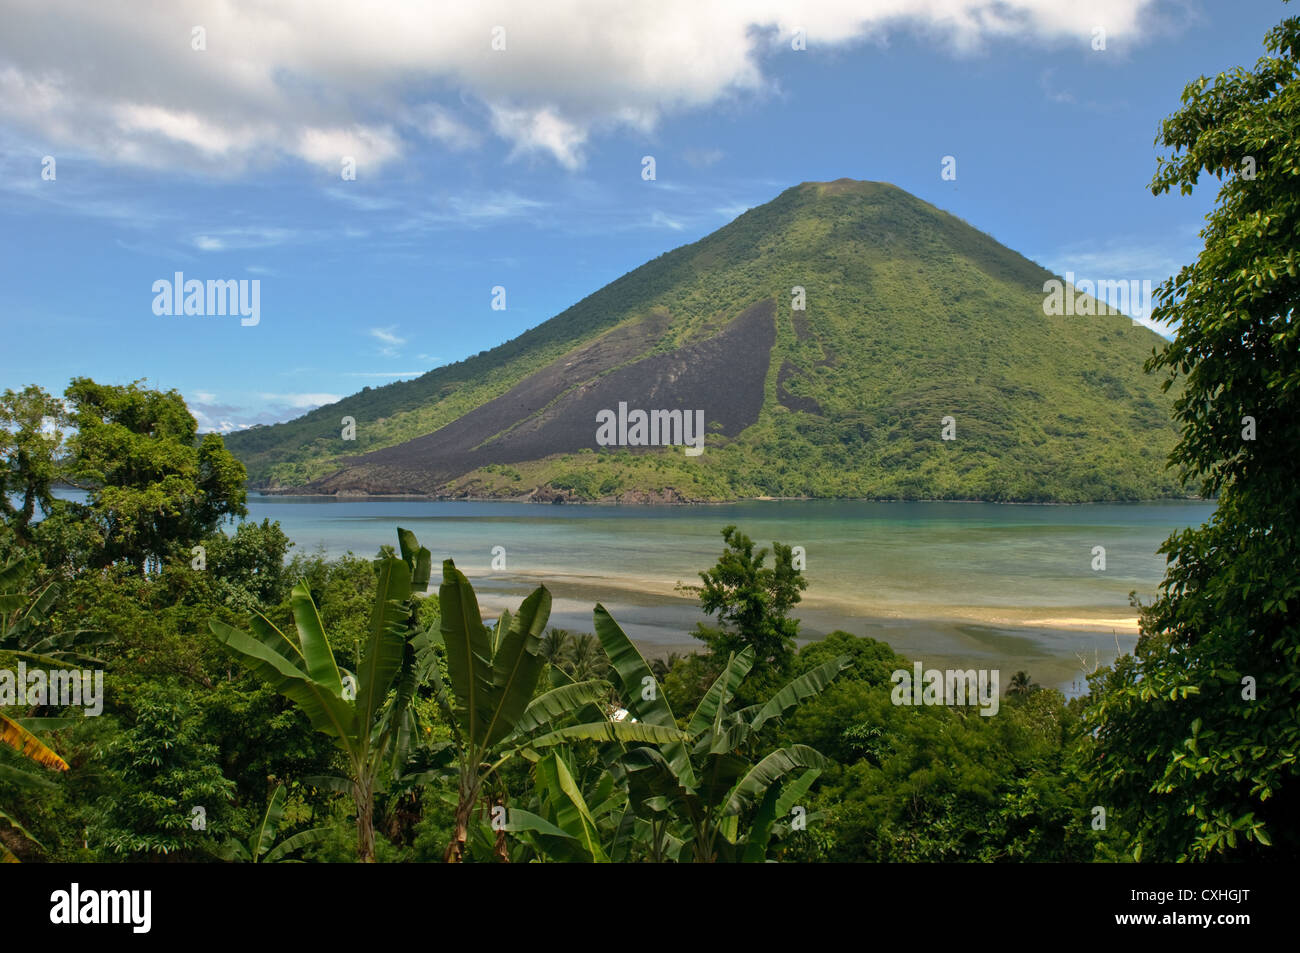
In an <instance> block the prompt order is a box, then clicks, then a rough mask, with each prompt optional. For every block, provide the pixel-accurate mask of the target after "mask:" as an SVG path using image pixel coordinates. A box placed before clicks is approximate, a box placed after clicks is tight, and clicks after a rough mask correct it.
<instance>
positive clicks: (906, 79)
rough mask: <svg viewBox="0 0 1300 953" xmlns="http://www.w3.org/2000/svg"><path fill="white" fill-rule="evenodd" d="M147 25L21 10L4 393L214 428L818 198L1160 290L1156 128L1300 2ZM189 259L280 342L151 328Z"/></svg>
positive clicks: (295, 15)
mask: <svg viewBox="0 0 1300 953" xmlns="http://www.w3.org/2000/svg"><path fill="white" fill-rule="evenodd" d="M103 6H105V7H108V6H109V5H103ZM127 6H130V7H131V9H132V10H133V11H134V15H133V16H131V17H127V16H126V15H125V14H124V13H123V12H122V10H120V9H116V8H114V9H98V8H97V6H96V7H94V8H91V9H90V10H89V11H88V10H87V9H86V7H87V5H85V4H76V3H74V2H73V0H50V2H47V3H43V4H40V5H31V4H22V5H19V4H16V3H11V2H9V0H0V22H3V23H4V28H3V29H0V220H2V221H3V229H2V230H0V307H2V310H0V314H2V315H3V317H2V318H0V320H3V322H4V337H3V339H4V342H5V343H4V347H3V349H2V350H0V387H15V388H16V387H21V386H23V385H25V384H29V383H37V384H40V385H42V386H44V387H45V388H47V389H48V390H50V391H53V392H62V390H63V388H64V387H66V386H67V383H68V380H69V379H70V378H71V377H73V376H78V375H85V376H91V377H93V378H95V379H96V380H99V381H105V382H115V383H126V382H129V381H131V380H135V379H137V378H147V379H148V381H149V382H150V384H151V385H153V386H157V387H163V388H176V389H177V390H179V391H180V392H181V393H183V394H184V395H185V397H186V399H187V402H188V403H189V405H190V408H191V410H192V411H194V413H195V415H196V417H197V418H198V419H199V421H200V424H201V426H202V427H203V429H219V430H229V429H233V428H238V427H243V426H247V425H249V424H252V423H259V422H270V421H273V420H283V419H288V418H290V417H293V416H297V415H299V414H301V413H303V412H305V411H306V410H308V409H310V408H312V407H314V406H318V405H319V404H321V403H326V402H330V401H332V400H334V399H337V398H338V397H340V396H344V395H346V394H349V393H352V392H354V391H357V390H360V389H361V388H362V387H363V386H366V385H370V386H375V385H379V384H383V383H386V382H388V381H392V380H396V379H401V378H407V377H412V376H417V375H418V374H421V373H424V372H425V371H427V370H429V369H431V368H433V367H436V366H438V365H440V364H443V363H447V362H450V361H454V360H457V359H460V358H462V357H465V356H467V355H471V354H474V353H476V352H478V351H480V350H484V349H487V348H490V347H492V346H494V345H496V344H499V343H501V342H503V341H505V340H508V339H509V338H511V337H513V336H515V335H516V334H518V333H520V332H521V331H524V330H526V329H527V328H529V327H532V326H534V325H536V324H538V323H540V322H542V321H544V320H546V319H547V318H549V317H552V316H553V315H555V314H557V313H558V312H560V311H562V310H563V309H564V308H566V307H568V306H569V305H571V304H572V303H574V302H575V301H577V300H579V299H580V298H582V297H584V296H586V295H587V294H589V293H591V292H592V291H594V290H596V289H597V288H599V287H600V286H602V285H604V284H606V283H607V282H609V281H611V280H613V279H614V278H617V277H618V276H619V275H622V274H624V273H625V272H627V271H629V270H631V269H633V268H635V267H637V266H638V265H640V264H642V263H643V262H645V261H646V260H648V259H651V258H654V257H656V256H658V255H660V254H662V253H663V252H665V251H668V250H669V249H672V248H675V247H677V246H679V245H682V244H685V243H688V242H692V241H695V240H697V239H699V238H700V237H702V236H704V235H706V234H708V233H709V232H711V231H713V230H715V229H717V228H719V227H721V226H722V225H724V224H726V223H727V222H728V221H730V220H731V219H732V218H734V217H735V216H736V215H738V214H739V213H740V212H742V211H744V210H745V209H746V208H750V207H752V206H754V205H758V204H762V203H763V202H766V201H769V200H770V199H772V198H774V197H775V196H776V195H777V194H778V193H780V192H781V191H782V190H783V189H785V188H788V187H789V186H791V185H794V184H797V183H799V182H803V181H810V180H829V179H836V178H840V177H850V178H858V179H872V180H883V181H888V182H892V183H894V184H896V185H898V186H900V187H901V188H904V189H906V190H908V191H910V192H912V193H914V194H916V195H918V196H920V197H921V198H923V199H925V200H927V201H929V202H932V203H934V204H935V205H937V206H939V207H940V208H943V209H946V210H948V211H951V212H953V213H954V214H956V215H958V216H960V217H961V218H963V219H965V220H966V221H968V222H970V223H971V224H973V225H975V226H976V227H978V228H980V229H981V230H983V231H986V232H988V233H990V234H991V235H993V236H994V237H995V238H996V239H998V240H999V241H1001V242H1002V243H1004V244H1006V245H1008V246H1010V247H1011V248H1013V249H1015V250H1017V251H1019V252H1021V253H1023V254H1025V255H1027V256H1028V257H1030V258H1032V259H1034V260H1036V261H1038V262H1040V263H1042V264H1044V265H1045V266H1047V267H1049V268H1051V269H1052V270H1053V271H1055V272H1057V273H1064V272H1066V271H1073V272H1075V274H1076V275H1078V276H1080V277H1088V276H1095V277H1099V278H1123V279H1150V280H1151V281H1152V282H1153V284H1155V283H1158V282H1159V281H1160V280H1162V279H1163V278H1165V277H1166V276H1167V275H1169V274H1170V273H1171V272H1172V271H1173V270H1174V269H1176V268H1177V267H1178V266H1179V265H1180V264H1181V263H1184V262H1186V261H1188V260H1190V259H1191V258H1192V257H1194V256H1195V254H1196V252H1197V250H1198V249H1199V247H1200V245H1199V242H1198V239H1197V232H1198V231H1199V229H1200V227H1201V225H1202V220H1203V217H1204V215H1205V214H1206V213H1207V212H1208V211H1209V209H1210V207H1211V205H1212V203H1213V199H1214V188H1213V186H1214V183H1213V182H1212V181H1210V182H1207V183H1206V187H1204V188H1203V189H1202V190H1201V191H1199V192H1198V193H1197V194H1196V195H1193V196H1191V197H1181V196H1171V195H1166V196H1162V197H1159V198H1156V197H1153V196H1152V195H1151V194H1150V192H1149V190H1148V189H1147V184H1148V183H1149V181H1150V179H1151V176H1152V174H1153V172H1154V169H1155V157H1156V155H1157V151H1156V149H1155V146H1154V145H1153V140H1154V138H1155V135H1156V131H1157V128H1158V124H1159V122H1160V120H1161V119H1162V118H1163V117H1165V116H1167V115H1168V114H1169V113H1170V112H1172V111H1173V110H1174V109H1176V108H1177V106H1178V102H1179V95H1180V93H1181V91H1182V88H1183V86H1184V85H1185V84H1186V83H1187V82H1189V81H1190V80H1192V79H1193V78H1195V77H1196V76H1199V75H1202V74H1207V75H1211V76H1212V75H1214V74H1216V73H1218V72H1219V71H1222V70H1225V69H1230V68H1232V67H1235V66H1247V67H1249V66H1250V65H1252V64H1253V63H1254V62H1255V61H1256V59H1258V58H1259V56H1261V55H1262V54H1263V47H1262V40H1263V37H1264V34H1265V33H1266V32H1267V30H1268V29H1269V28H1270V27H1272V26H1273V25H1275V24H1276V23H1277V22H1278V21H1279V20H1281V19H1282V18H1283V17H1284V16H1286V15H1288V14H1291V13H1294V12H1295V11H1294V10H1292V9H1289V8H1288V7H1287V6H1285V5H1283V4H1281V3H1278V2H1274V0H1238V2H1233V3H1230V4H1229V3H1218V2H1208V0H1204V2H1196V0H1188V2H1184V3H1171V2H1150V3H1141V2H1138V0H1132V2H1128V0H1124V2H1121V0H1098V2H1093V3H1089V2H1082V0H1072V2H1061V0H1007V2H1005V3H990V2H986V0H911V2H904V0H852V2H850V0H842V2H841V0H825V2H819V0H807V2H804V3H800V4H789V3H782V2H778V0H754V2H750V3H713V2H707V0H695V2H678V0H663V2H660V3H656V4H653V5H630V4H608V3H605V4H601V3H593V2H590V0H556V2H554V3H549V4H542V5H538V4H535V3H531V2H530V3H528V4H520V3H502V2H496V3H484V4H481V5H464V4H456V5H443V4H439V3H432V2H426V3H409V2H407V3H398V2H391V3H376V4H369V5H351V4H327V5H313V4H308V3H301V2H288V0H286V2H284V3H282V4H261V3H245V2H231V3H226V4H212V3H202V2H191V0H177V2H174V3H168V4H158V5H154V6H148V5H145V4H140V5H127ZM466 6H472V7H473V9H469V10H467V9H465V7H466ZM336 7H337V8H338V9H335V8H336ZM352 7H365V9H364V10H362V11H356V10H352V9H350V8H352ZM543 7H544V8H545V10H544V11H543V10H542V8H543ZM145 8H149V9H152V10H153V11H154V12H153V13H152V14H151V15H149V16H148V17H144V16H141V15H140V13H139V11H140V10H141V9H145ZM270 8H275V10H274V12H273V13H269V12H268V9H270ZM900 11H908V12H907V13H905V14H900ZM915 11H921V12H919V13H918V12H915ZM498 26H499V27H503V28H504V34H496V35H498V36H500V35H503V36H504V42H505V48H504V49H499V50H494V49H492V46H491V44H492V40H493V36H494V33H493V30H494V28H495V27H498ZM196 27H202V33H201V34H199V33H196V32H195V29H196ZM1097 28H1101V29H1103V30H1105V49H1104V50H1095V49H1093V46H1094V36H1095V30H1096V29H1097ZM800 30H802V31H803V32H804V35H805V37H806V47H807V48H806V49H804V50H794V49H792V48H791V38H792V37H793V36H794V35H795V33H796V31H800ZM196 45H198V46H202V47H204V48H202V49H195V46H196ZM645 155H653V156H654V157H655V160H656V174H657V178H656V179H655V181H652V182H650V181H645V180H643V179H642V177H641V169H642V164H641V159H642V156H645ZM945 155H951V156H954V157H955V158H956V160H957V178H956V180H955V181H943V180H942V179H941V178H940V163H941V159H942V157H943V156H945ZM45 156H52V157H53V158H54V160H55V177H54V179H53V180H52V181H50V180H47V179H44V178H42V168H43V165H42V160H43V158H44V157H45ZM343 156H351V157H352V158H353V159H355V161H356V178H355V180H354V181H345V180H344V179H343V178H342V177H341V174H340V172H341V168H342V157H343ZM177 271H180V272H183V273H184V274H185V276H186V278H198V279H249V280H252V279H257V280H259V281H260V282H261V285H260V290H261V299H260V312H261V315H260V318H261V319H260V322H259V323H258V324H257V325H256V326H255V327H243V326H241V323H240V321H239V319H238V318H237V317H234V318H232V317H218V316H205V317H195V316H190V317H183V316H182V317H178V316H158V315H155V314H154V312H153V309H152V302H153V299H154V294H153V291H152V286H153V283H154V282H155V281H157V280H159V279H169V280H170V279H171V278H172V275H173V274H174V273H175V272H177ZM498 285H500V286H504V287H505V288H506V294H507V308H506V310H504V311H495V310H492V308H491V294H492V288H493V287H494V286H498Z"/></svg>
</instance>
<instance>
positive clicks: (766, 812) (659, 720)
mask: <svg viewBox="0 0 1300 953" xmlns="http://www.w3.org/2000/svg"><path fill="white" fill-rule="evenodd" d="M595 622H596V634H597V636H598V637H599V638H600V641H601V644H602V645H604V647H605V652H606V654H607V655H608V656H609V658H610V661H611V663H612V665H613V670H614V679H615V685H616V687H617V688H618V689H619V691H620V692H621V694H622V697H623V698H624V700H625V704H626V705H627V708H628V711H629V718H636V719H639V720H640V721H642V722H646V723H649V724H658V725H672V724H675V723H676V721H675V718H674V716H673V710H672V708H671V706H670V705H669V702H668V697H667V696H666V695H665V694H664V692H663V690H662V688H661V687H660V686H659V684H658V682H657V681H656V680H655V678H654V675H653V674H651V671H650V666H649V665H647V664H646V661H645V659H644V658H643V657H642V656H641V653H640V652H638V651H637V649H636V646H634V645H633V644H632V641H631V640H630V639H629V638H628V637H627V634H626V633H624V632H623V630H622V628H621V627H620V626H619V625H618V623H617V622H615V621H614V619H613V618H612V617H611V616H610V615H609V613H608V612H607V611H606V610H605V608H604V606H601V605H597V606H596V611H595ZM753 663H754V649H753V648H752V647H749V646H747V647H746V648H744V649H743V650H741V652H740V653H739V654H732V655H730V656H728V658H727V661H726V663H725V664H724V666H723V669H722V672H721V674H719V675H718V677H717V678H716V679H715V680H714V682H713V684H712V685H711V686H710V687H709V690H708V691H707V692H706V693H705V695H704V698H703V699H702V700H701V701H700V703H699V705H698V706H696V708H695V711H694V712H693V713H692V715H691V717H690V719H689V720H688V722H687V727H686V737H685V739H684V740H683V741H681V742H678V743H674V744H668V745H663V746H661V747H660V748H658V749H656V748H649V747H638V748H633V749H632V750H630V751H628V752H627V753H626V754H625V755H624V756H623V765H624V767H625V769H626V771H627V777H628V796H629V804H630V811H631V812H632V814H633V815H634V816H635V817H636V818H637V821H638V823H639V825H640V826H641V829H642V836H643V837H644V838H645V839H646V840H647V841H648V843H649V845H650V851H651V854H650V856H651V859H653V860H655V861H663V860H669V859H672V860H677V859H682V858H687V859H690V860H694V861H696V862H700V863H711V862H713V861H716V860H723V861H740V860H743V861H762V860H764V859H766V856H767V847H768V843H769V841H770V839H771V837H772V833H773V828H774V827H775V826H776V824H777V823H778V821H779V819H780V818H782V817H784V816H788V813H789V810H790V807H791V806H792V805H793V804H795V803H797V799H798V798H800V797H802V795H803V794H804V793H806V792H807V791H808V789H809V788H810V787H811V786H812V784H813V782H815V781H816V780H817V778H818V777H819V776H820V774H821V772H822V771H823V770H825V769H826V768H827V767H828V766H829V765H830V762H829V761H828V760H827V759H826V758H825V757H823V756H822V755H821V754H820V753H819V752H818V751H816V750H814V749H813V748H810V747H808V746H807V745H802V744H792V745H787V746H784V747H777V748H775V749H774V750H771V751H768V752H767V753H766V754H764V755H763V756H762V757H758V755H757V753H756V751H753V750H751V749H754V748H755V747H756V745H757V743H758V741H759V733H760V732H761V731H762V729H763V728H764V726H768V725H774V724H775V723H777V722H778V721H779V720H780V719H781V718H783V717H784V716H785V714H786V713H787V712H789V711H790V710H791V709H792V708H794V707H795V706H797V705H798V704H799V703H800V702H802V701H804V700H805V699H807V698H810V697H812V696H814V695H817V694H818V693H820V692H822V691H823V690H825V688H826V687H827V686H828V685H829V684H830V683H831V682H832V681H833V680H834V679H835V677H836V676H837V675H838V674H839V673H840V672H841V671H842V670H843V669H844V668H845V667H847V666H848V665H849V664H850V660H849V659H848V658H847V657H846V656H837V657H836V658H833V659H831V660H830V661H828V662H825V663H823V664H821V665H818V666H816V667H815V668H812V669H810V670H809V671H807V672H805V673H804V674H803V675H801V676H799V677H798V678H796V679H794V680H793V681H791V682H789V683H788V684H787V685H785V686H784V687H783V688H781V689H780V690H779V691H777V692H775V693H774V694H773V695H772V696H771V697H770V698H768V699H767V701H765V702H761V703H758V704H754V705H747V706H745V707H742V708H736V707H734V706H733V705H732V704H731V703H732V700H733V699H734V698H735V696H736V689H737V687H739V685H740V683H741V682H742V681H743V680H744V678H745V676H746V675H748V674H749V670H750V668H751V666H752V665H753ZM742 815H744V818H743V819H744V820H745V821H747V826H745V827H742Z"/></svg>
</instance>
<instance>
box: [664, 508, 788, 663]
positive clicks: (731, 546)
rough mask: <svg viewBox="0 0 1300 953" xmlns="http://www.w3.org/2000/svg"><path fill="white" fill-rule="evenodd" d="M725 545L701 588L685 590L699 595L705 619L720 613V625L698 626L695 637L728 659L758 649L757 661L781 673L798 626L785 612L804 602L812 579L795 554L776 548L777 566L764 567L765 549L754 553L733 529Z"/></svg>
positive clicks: (749, 543) (747, 540)
mask: <svg viewBox="0 0 1300 953" xmlns="http://www.w3.org/2000/svg"><path fill="white" fill-rule="evenodd" d="M722 539H723V542H724V543H725V544H726V548H725V549H724V550H723V553H722V558H720V559H719V560H718V562H717V565H715V566H714V567H713V568H712V569H710V570H708V571H707V572H701V573H700V579H701V580H702V582H703V585H702V586H683V587H681V588H682V589H684V590H685V591H688V592H693V593H696V594H698V595H699V597H700V605H701V608H703V610H704V612H705V613H706V614H707V615H714V614H716V615H717V617H718V621H719V622H720V623H721V624H722V625H721V627H720V628H710V627H707V626H705V625H703V624H699V625H697V626H696V631H695V637H696V638H698V639H700V640H701V641H703V642H704V643H705V644H707V645H708V646H709V649H710V650H711V651H712V652H714V653H715V654H717V655H720V656H726V655H728V654H731V653H733V652H740V651H742V650H743V649H745V648H746V647H751V648H753V650H754V658H755V661H756V662H758V663H761V664H762V665H764V666H766V667H770V669H772V670H774V671H776V672H783V671H785V670H786V668H787V667H788V665H789V661H790V657H791V655H792V654H793V653H794V647H795V636H796V635H798V632H799V622H798V620H797V619H791V618H789V617H788V616H787V613H788V612H789V611H790V609H791V608H793V607H794V606H795V605H797V604H798V602H799V600H800V599H801V598H802V596H801V595H800V592H801V591H802V590H804V589H807V588H808V580H806V579H804V578H803V574H802V572H801V570H799V569H796V568H795V567H794V557H793V550H792V548H791V547H790V546H782V545H781V544H780V543H773V544H772V551H773V554H774V557H775V559H774V562H775V565H773V566H772V568H770V569H765V568H764V567H763V561H764V560H765V559H766V557H767V550H766V549H760V550H759V551H758V552H757V553H755V552H754V543H753V541H752V540H751V539H750V538H749V537H748V536H746V535H745V534H744V533H741V532H739V531H737V529H736V527H735V526H728V527H726V528H724V529H723V530H722Z"/></svg>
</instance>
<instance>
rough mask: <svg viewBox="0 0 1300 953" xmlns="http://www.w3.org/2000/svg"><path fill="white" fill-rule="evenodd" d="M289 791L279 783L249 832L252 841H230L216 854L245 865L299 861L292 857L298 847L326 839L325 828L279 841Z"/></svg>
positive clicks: (304, 832)
mask: <svg viewBox="0 0 1300 953" xmlns="http://www.w3.org/2000/svg"><path fill="white" fill-rule="evenodd" d="M286 800H288V794H287V793H286V791H285V788H284V785H283V784H277V785H276V787H275V790H274V791H272V792H271V800H270V801H269V802H268V803H267V805H266V813H265V814H263V815H262V820H261V821H260V822H259V823H258V825H257V826H256V827H255V828H253V832H252V833H251V834H249V835H248V841H247V842H246V843H245V842H242V841H238V840H233V839H232V840H229V841H227V842H226V843H225V844H224V845H223V846H222V847H220V848H218V849H217V850H216V851H215V853H216V855H217V856H218V857H220V858H221V859H222V860H229V861H233V862H235V863H245V864H278V863H290V864H292V863H298V861H296V860H293V859H291V858H290V857H289V855H290V854H292V853H293V852H294V851H295V850H299V849H300V848H303V847H306V846H307V845H308V844H316V843H319V842H320V841H321V840H323V839H324V838H325V837H326V836H327V835H328V834H329V831H328V830H327V829H325V828H323V827H315V828H312V829H311V830H306V831H299V832H298V833H297V834H294V835H293V836H292V837H287V838H285V839H284V840H282V841H280V842H279V843H276V840H275V834H276V831H277V830H278V829H279V827H280V821H281V820H282V819H283V818H284V804H285V801H286Z"/></svg>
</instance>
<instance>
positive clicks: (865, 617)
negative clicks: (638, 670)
mask: <svg viewBox="0 0 1300 953" xmlns="http://www.w3.org/2000/svg"><path fill="white" fill-rule="evenodd" d="M481 578H482V579H484V580H485V581H486V579H493V580H494V582H495V583H496V584H497V585H494V586H492V588H493V589H497V588H498V586H499V585H500V584H501V583H507V584H508V583H509V582H510V581H512V580H514V581H518V582H521V583H524V584H525V585H528V586H535V585H541V584H545V585H546V587H547V588H548V589H550V590H551V591H552V593H553V595H554V596H555V597H556V598H573V597H574V596H575V595H576V593H571V592H565V591H563V590H574V589H576V590H578V592H583V593H591V592H594V591H598V590H599V591H604V592H609V591H610V590H614V591H616V592H618V593H619V594H626V595H637V596H640V597H641V598H640V599H639V600H636V602H635V604H637V605H642V606H646V607H652V606H656V605H658V606H662V607H665V608H668V607H671V608H674V609H678V610H686V609H690V608H693V607H694V606H695V605H696V601H695V597H694V596H693V595H690V594H687V593H683V592H681V591H679V590H678V588H677V586H678V584H679V583H680V582H681V581H678V582H673V583H669V582H668V581H666V580H665V579H662V578H659V577H654V576H638V575H633V574H628V573H609V574H604V575H599V576H597V575H591V574H587V573H575V572H566V571H562V570H561V571H556V570H540V569H531V570H512V571H510V572H509V573H503V574H500V575H496V576H487V577H481ZM687 584H688V585H690V584H692V583H687ZM494 595H495V593H494ZM611 601H612V600H611ZM801 610H806V614H809V615H812V616H821V615H836V616H841V617H845V618H851V619H853V620H854V621H855V622H857V623H859V624H861V623H867V624H891V623H894V624H898V623H917V624H927V623H934V624H940V625H963V624H964V625H977V626H991V627H997V628H1008V629H1028V630H1035V631H1042V630H1056V631H1063V632H1078V633H1094V634H1108V635H1109V634H1118V635H1124V636H1130V637H1136V636H1137V635H1138V617H1137V616H1136V615H1134V616H1116V615H1115V609H1114V608H1105V609H1097V610H1095V612H1094V611H1090V610H1089V609H1088V608H1087V607H1084V606H1070V607H1044V606H1029V607H1021V606H1016V607H1007V606H981V605H970V604H951V605H950V604H944V603H919V602H908V603H901V602H873V601H869V600H859V599H851V598H846V597H844V596H837V595H834V594H827V595H821V594H818V593H810V594H806V595H805V596H804V597H803V599H801V600H800V602H799V604H798V605H797V606H795V607H794V608H793V609H792V610H791V614H792V615H793V616H795V617H796V618H800V619H801V621H802V617H803V615H804V614H805V612H803V611H801Z"/></svg>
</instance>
